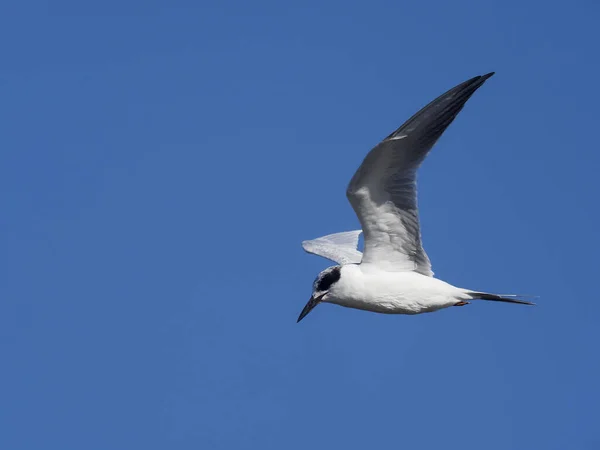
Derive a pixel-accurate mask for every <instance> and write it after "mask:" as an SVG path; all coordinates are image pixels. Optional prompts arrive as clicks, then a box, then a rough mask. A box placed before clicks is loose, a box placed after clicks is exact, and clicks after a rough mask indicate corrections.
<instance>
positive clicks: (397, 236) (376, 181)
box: [346, 73, 493, 276]
mask: <svg viewBox="0 0 600 450" xmlns="http://www.w3.org/2000/svg"><path fill="white" fill-rule="evenodd" d="M492 75H493V73H489V74H487V75H483V76H477V77H474V78H471V79H470V80H467V81H465V82H463V83H461V84H459V85H458V86H456V87H454V88H452V89H450V90H449V91H447V92H446V93H444V94H442V95H440V96H439V97H438V98H436V99H435V100H433V101H432V102H431V103H429V104H428V105H427V106H425V107H424V108H422V109H421V110H420V111H419V112H417V113H416V114H415V115H414V116H412V117H411V118H410V119H408V120H407V121H406V122H405V123H404V124H403V125H402V126H400V127H399V128H398V129H397V130H396V131H394V132H393V133H391V134H390V135H389V136H388V137H386V138H385V139H384V140H383V141H382V142H380V143H379V144H378V145H377V146H376V147H375V148H373V149H372V150H371V151H370V152H369V153H368V154H367V156H366V157H365V159H364V161H363V162H362V164H361V166H360V167H359V168H358V170H357V171H356V173H355V174H354V176H353V177H352V180H351V181H350V183H349V185H348V189H347V191H346V195H347V197H348V200H349V201H350V204H351V205H352V208H353V209H354V211H355V212H356V215H357V216H358V219H359V221H360V224H361V226H362V229H363V232H364V234H365V248H364V254H363V258H362V262H363V263H370V264H377V265H378V266H380V267H381V268H383V269H385V270H390V271H411V270H414V271H416V272H419V273H421V274H423V275H427V276H433V272H432V270H431V263H430V261H429V257H428V256H427V254H426V253H425V250H424V249H423V245H422V242H421V231H420V226H419V214H418V207H417V181H416V180H417V170H418V168H419V166H420V165H421V163H422V162H423V160H424V159H425V157H426V156H427V154H428V153H429V151H430V150H431V148H432V147H433V146H434V145H435V143H436V142H437V140H438V139H439V138H440V136H441V135H442V134H443V132H444V131H445V130H446V128H448V126H449V125H450V124H451V123H452V121H453V120H454V119H455V118H456V116H457V115H458V113H459V112H460V111H461V110H462V108H463V107H464V105H465V104H466V102H467V100H469V98H470V97H471V96H472V95H473V94H474V93H475V91H476V90H477V89H478V88H479V87H481V85H483V83H484V82H485V81H486V80H487V79H488V78H489V77H491V76H492Z"/></svg>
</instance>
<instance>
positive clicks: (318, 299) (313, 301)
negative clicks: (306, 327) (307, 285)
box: [296, 294, 325, 323]
mask: <svg viewBox="0 0 600 450" xmlns="http://www.w3.org/2000/svg"><path fill="white" fill-rule="evenodd" d="M323 297H325V294H323V295H319V296H318V297H311V298H310V300H309V301H308V303H307V304H306V306H305V307H304V309H303V310H302V312H301V313H300V315H299V316H298V320H297V321H296V323H298V322H300V321H301V320H302V319H304V318H305V317H306V316H307V314H308V313H309V312H311V311H312V309H313V308H314V307H315V306H317V305H318V304H319V303H321V299H322V298H323Z"/></svg>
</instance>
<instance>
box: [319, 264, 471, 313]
mask: <svg viewBox="0 0 600 450" xmlns="http://www.w3.org/2000/svg"><path fill="white" fill-rule="evenodd" d="M469 299H471V296H470V295H468V294H466V293H465V290H464V289H461V288H457V287H455V286H452V285H451V284H448V283H446V282H444V281H442V280H439V279H437V278H432V277H427V276H425V275H421V274H420V273H417V272H387V271H383V270H380V269H379V268H378V267H376V266H373V265H370V264H364V263H363V264H360V265H359V264H350V265H345V266H342V268H341V277H340V280H339V281H338V282H337V283H335V284H334V285H333V286H332V287H331V289H330V290H329V292H328V293H327V294H326V295H325V296H324V297H323V299H322V301H324V302H327V303H335V304H337V305H341V306H346V307H349V308H356V309H362V310H366V311H373V312H378V313H386V314H420V313H425V312H433V311H437V310H438V309H442V308H447V307H449V306H455V305H456V304H457V303H459V302H461V301H466V300H469Z"/></svg>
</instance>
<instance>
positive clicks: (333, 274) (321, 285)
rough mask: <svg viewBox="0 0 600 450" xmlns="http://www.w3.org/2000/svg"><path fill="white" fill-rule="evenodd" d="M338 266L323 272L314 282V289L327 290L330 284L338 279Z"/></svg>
mask: <svg viewBox="0 0 600 450" xmlns="http://www.w3.org/2000/svg"><path fill="white" fill-rule="evenodd" d="M340 276H341V274H340V268H339V267H334V268H333V269H331V270H330V271H329V272H327V273H325V274H323V275H322V276H321V278H319V279H318V280H317V282H316V286H315V287H316V291H318V292H324V291H327V290H329V288H330V287H331V285H332V284H333V283H335V282H336V281H338V280H339V279H340Z"/></svg>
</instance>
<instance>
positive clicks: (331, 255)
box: [302, 230, 362, 264]
mask: <svg viewBox="0 0 600 450" xmlns="http://www.w3.org/2000/svg"><path fill="white" fill-rule="evenodd" d="M360 233H362V230H355V231H345V232H343V233H335V234H328V235H327V236H323V237H320V238H317V239H313V240H310V241H303V242H302V248H303V249H304V250H306V251H307V252H308V253H312V254H314V255H319V256H322V257H323V258H327V259H329V260H331V261H334V262H336V263H338V264H358V263H360V261H361V259H362V253H361V252H359V251H358V250H357V247H358V237H359V236H360Z"/></svg>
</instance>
